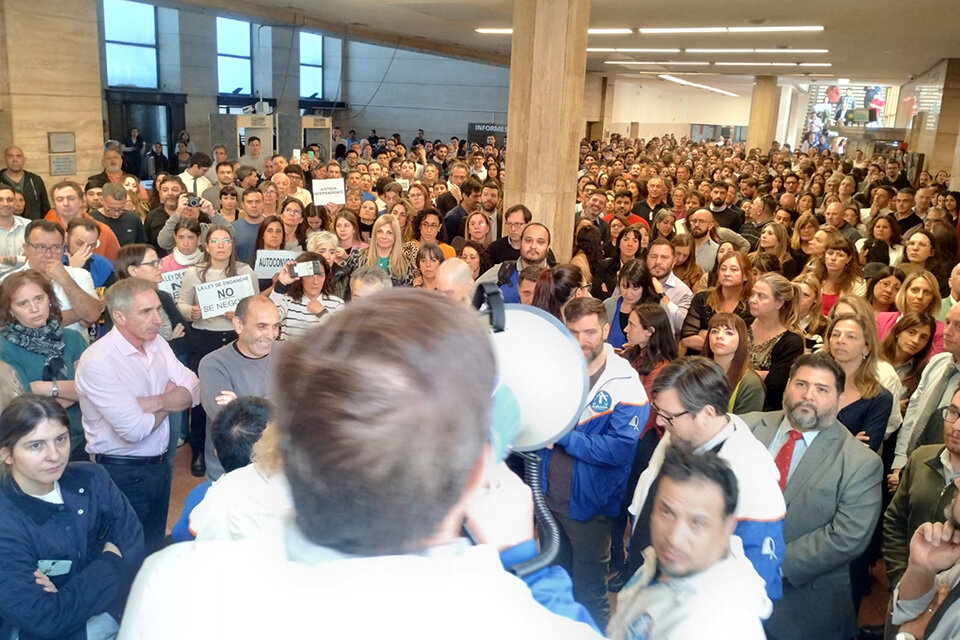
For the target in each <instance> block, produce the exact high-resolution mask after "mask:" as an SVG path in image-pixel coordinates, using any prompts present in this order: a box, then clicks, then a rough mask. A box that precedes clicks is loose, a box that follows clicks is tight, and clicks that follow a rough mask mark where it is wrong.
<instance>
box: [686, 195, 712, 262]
mask: <svg viewBox="0 0 960 640" xmlns="http://www.w3.org/2000/svg"><path fill="white" fill-rule="evenodd" d="M716 226H717V222H716V220H714V218H713V214H712V213H710V211H708V210H707V209H697V210H696V211H694V212H693V213H692V214H690V216H689V217H688V218H687V227H688V228H689V229H690V235H692V236H693V244H694V249H695V250H696V258H695V259H696V261H697V264H698V265H700V268H701V269H703V270H704V271H706V272H707V273H709V272H710V270H711V269H713V265H714V264H716V262H717V250H718V249H719V248H720V245H719V244H718V243H717V242H716V241H715V240H714V239H713V238H712V237H711V233H710V232H711V231H713V228H714V227H716Z"/></svg>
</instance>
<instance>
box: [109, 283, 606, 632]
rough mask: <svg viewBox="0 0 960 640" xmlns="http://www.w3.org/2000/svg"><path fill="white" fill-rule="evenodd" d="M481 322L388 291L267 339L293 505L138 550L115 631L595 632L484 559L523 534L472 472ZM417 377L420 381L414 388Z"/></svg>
mask: <svg viewBox="0 0 960 640" xmlns="http://www.w3.org/2000/svg"><path fill="white" fill-rule="evenodd" d="M371 314H375V315H376V317H377V321H376V322H367V321H366V320H365V319H368V318H370V317H371ZM489 332H490V328H489V325H488V324H487V323H486V322H485V321H483V320H482V319H481V318H480V317H479V316H478V315H477V313H476V311H474V310H471V309H468V308H465V307H464V305H461V304H459V303H455V302H451V301H449V300H447V299H445V298H444V297H442V296H438V295H436V294H435V293H432V292H428V291H419V290H416V289H414V290H410V289H406V290H403V291H399V290H391V291H383V292H381V293H378V294H376V295H375V296H373V298H371V299H368V300H366V299H365V300H359V301H353V302H351V303H350V304H349V305H347V306H346V307H345V308H344V310H343V311H341V312H339V313H337V314H334V315H332V316H331V318H330V320H329V321H328V322H327V323H326V324H325V325H324V326H323V328H322V329H320V330H317V331H314V332H313V333H311V334H310V336H309V340H303V341H301V342H300V343H299V345H298V348H296V349H284V350H283V351H281V352H280V354H279V356H280V361H279V362H278V365H277V379H278V380H283V384H281V385H278V386H277V390H276V392H277V397H276V399H277V402H276V403H275V407H276V412H275V414H274V416H273V425H272V428H273V429H276V430H277V432H278V433H277V434H276V437H277V438H278V440H279V443H280V445H279V446H280V453H281V457H282V462H283V464H282V468H283V474H284V476H285V477H286V480H287V482H288V483H289V486H290V490H291V495H292V496H293V501H294V506H295V507H296V509H295V516H294V517H293V518H290V519H289V520H286V521H285V522H284V523H283V524H282V526H281V527H280V531H279V532H277V531H276V530H275V529H274V528H272V527H271V528H269V529H267V530H266V531H264V535H263V536H260V537H255V538H251V539H248V540H239V541H215V540H211V541H208V542H202V543H201V542H188V543H183V544H177V545H172V546H170V547H168V548H166V549H164V550H163V551H161V552H160V553H158V554H156V555H154V556H152V557H151V558H149V559H148V560H147V562H146V563H145V564H144V565H143V567H142V569H141V571H140V573H139V574H138V576H137V580H136V583H135V584H134V587H133V590H132V592H131V595H130V598H129V599H128V601H127V609H126V612H125V614H124V618H123V628H122V629H121V631H120V636H119V638H120V639H121V640H123V639H124V638H138V639H139V640H151V639H153V638H156V639H164V640H166V639H167V638H185V637H191V638H202V637H244V638H288V637H301V636H304V635H309V636H314V637H322V638H348V637H349V638H352V639H354V640H367V639H371V640H372V639H374V638H379V637H382V636H383V634H384V632H385V631H387V630H388V633H389V635H391V636H392V637H396V638H442V637H448V636H449V635H450V634H451V633H453V634H454V635H455V636H456V637H458V638H461V639H464V640H481V639H483V640H488V639H489V638H498V639H499V640H512V639H514V638H516V639H517V640H519V639H521V638H527V637H537V638H563V639H564V640H579V639H581V638H583V639H587V638H597V637H599V636H598V635H597V634H596V633H595V632H594V631H593V630H592V629H591V628H590V627H589V626H587V625H586V624H584V623H583V622H574V621H573V620H570V619H566V618H562V617H560V616H558V615H555V614H553V613H551V612H550V611H548V610H547V609H546V608H544V607H542V606H541V605H540V604H538V603H537V602H536V601H534V599H533V597H532V594H531V591H530V590H529V589H528V587H527V586H526V585H524V584H523V582H521V581H520V580H519V579H518V578H516V577H515V576H513V575H511V574H510V573H508V572H506V571H504V569H503V565H502V564H501V560H500V557H498V554H497V551H498V548H499V549H502V550H503V551H507V550H512V549H515V548H517V546H518V545H525V544H529V545H530V546H531V547H532V548H533V549H535V548H536V544H535V542H534V541H533V513H532V501H531V499H530V493H529V489H526V488H525V487H524V486H523V485H522V483H519V480H518V479H517V478H516V476H512V478H511V476H510V474H509V473H508V474H502V473H498V474H497V475H496V476H492V475H491V473H490V469H491V468H496V469H497V470H498V471H502V466H500V467H493V465H491V464H490V463H491V456H490V450H489V442H490V440H489V438H490V428H491V424H490V421H491V417H490V413H491V403H490V397H491V393H492V392H493V389H494V382H495V375H496V371H495V369H496V364H495V359H494V353H493V351H492V349H491V346H490V338H489ZM371 344H376V345H378V348H377V349H375V350H371V349H370V348H369V345H371ZM447 363H449V366H448V365H447ZM454 363H457V364H456V365H454ZM345 366H346V368H345ZM441 369H443V370H444V375H442V376H436V375H435V373H436V371H438V370H441ZM385 372H390V375H384V373H385ZM424 376H426V377H427V378H429V379H431V380H432V382H433V383H434V384H430V385H425V386H424V385H416V384H415V381H416V380H423V379H426V378H424ZM411 393H413V394H415V395H416V396H417V402H414V403H411V402H409V398H410V394H411ZM306 398H309V401H307V400H305V399H306ZM401 405H402V406H403V407H404V408H403V409H402V410H398V408H397V407H399V406H401ZM318 421H319V422H318ZM321 422H322V424H323V428H322V429H318V428H316V425H317V424H319V423H321ZM264 437H268V435H267V434H265V435H264ZM438 460H442V461H443V464H440V465H438V464H437V461H438ZM331 514H336V517H331ZM464 525H466V526H467V527H468V528H469V530H470V531H471V532H472V533H473V535H474V537H476V538H477V539H478V540H480V541H481V544H479V545H471V544H470V543H469V542H467V541H466V540H465V539H464V538H463V537H462V529H463V526H464ZM511 564H512V563H511ZM213 574H215V575H216V581H217V586H216V588H215V589H211V588H210V583H209V579H208V578H209V576H211V575H213ZM204 576H206V577H207V578H204ZM359 592H362V593H363V594H364V597H363V598H357V593H359ZM565 596H566V597H569V583H568V582H567V583H566V593H565ZM251 598H253V600H251ZM254 600H255V606H253V602H254ZM244 602H246V603H249V606H245V607H244V608H243V609H242V610H243V615H237V611H238V604H239V603H244ZM318 603H322V611H321V610H320V609H318ZM371 603H373V609H371ZM371 615H373V617H372V618H371V617H370V616H371ZM364 616H366V617H367V618H369V619H370V620H371V621H373V620H374V619H375V622H372V623H371V624H365V623H363V620H364ZM465 621H468V623H467V624H465Z"/></svg>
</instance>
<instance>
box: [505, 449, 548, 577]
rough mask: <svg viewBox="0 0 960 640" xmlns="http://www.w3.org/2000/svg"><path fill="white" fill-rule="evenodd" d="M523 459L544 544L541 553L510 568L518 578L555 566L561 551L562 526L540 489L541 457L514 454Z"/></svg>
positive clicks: (535, 515)
mask: <svg viewBox="0 0 960 640" xmlns="http://www.w3.org/2000/svg"><path fill="white" fill-rule="evenodd" d="M514 453H516V455H518V456H520V457H522V458H523V470H524V475H525V477H526V481H527V484H528V485H530V491H531V492H532V493H533V515H534V518H535V519H536V521H537V527H538V528H539V530H540V539H541V540H542V541H543V544H542V545H541V547H540V553H539V554H537V555H536V556H534V557H532V558H530V559H529V560H527V561H525V562H521V563H519V564H515V565H513V566H512V567H510V568H509V570H510V572H512V573H513V574H514V575H516V576H518V577H521V578H522V577H524V576H527V575H530V574H531V573H534V572H536V571H539V570H540V569H543V568H545V567H548V566H550V565H551V564H553V561H554V560H556V558H557V553H559V551H560V526H559V525H558V524H557V521H556V520H555V519H554V517H553V514H552V513H551V512H550V507H548V506H547V501H546V498H544V495H543V490H542V489H541V488H540V456H538V455H537V454H535V453H521V452H519V451H517V452H514Z"/></svg>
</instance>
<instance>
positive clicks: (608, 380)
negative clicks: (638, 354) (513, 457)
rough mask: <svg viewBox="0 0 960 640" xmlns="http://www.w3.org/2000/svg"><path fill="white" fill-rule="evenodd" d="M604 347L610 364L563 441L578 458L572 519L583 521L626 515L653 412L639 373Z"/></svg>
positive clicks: (546, 459) (545, 455) (546, 454)
mask: <svg viewBox="0 0 960 640" xmlns="http://www.w3.org/2000/svg"><path fill="white" fill-rule="evenodd" d="M604 349H605V351H606V354H607V363H606V366H605V368H604V370H603V374H601V376H600V379H599V380H597V383H596V384H595V385H593V388H592V389H590V393H589V395H588V400H587V406H585V407H584V408H583V411H582V412H581V414H580V422H579V424H577V426H576V427H574V429H573V430H572V431H570V432H569V433H567V434H566V435H565V436H563V437H562V438H560V440H558V441H557V444H559V445H560V446H562V447H563V448H564V449H565V450H566V452H567V453H568V454H569V455H570V456H571V457H572V458H573V479H572V482H571V484H570V502H569V511H568V514H567V515H568V516H569V517H570V518H571V519H572V520H579V521H581V522H586V521H587V520H589V519H590V518H592V517H594V516H596V515H604V516H610V517H613V516H616V515H617V514H619V513H620V509H621V507H622V506H623V496H624V493H625V492H626V490H627V480H628V479H629V477H630V467H631V465H632V464H633V457H634V453H635V452H636V448H637V440H638V439H639V438H640V432H641V431H643V427H644V425H645V424H646V423H647V416H648V415H649V413H650V406H649V405H648V403H647V394H646V392H645V391H644V390H643V384H642V383H641V382H640V377H639V376H638V375H637V372H636V370H634V368H633V367H632V366H630V363H629V362H627V361H626V360H624V359H623V358H621V357H620V356H618V355H617V354H616V353H614V351H613V347H612V346H610V345H609V344H604ZM552 454H553V451H552V450H550V449H541V450H540V457H541V458H542V461H543V462H542V469H541V476H542V480H541V483H542V487H543V492H544V494H546V492H547V468H548V467H549V465H550V457H551V455H552Z"/></svg>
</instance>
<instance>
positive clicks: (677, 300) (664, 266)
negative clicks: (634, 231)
mask: <svg viewBox="0 0 960 640" xmlns="http://www.w3.org/2000/svg"><path fill="white" fill-rule="evenodd" d="M675 254H676V250H675V249H674V247H673V245H672V244H671V243H670V241H669V240H667V239H666V238H657V239H656V240H654V241H653V242H651V243H650V246H649V247H648V249H647V269H648V270H649V271H650V275H651V276H653V277H654V278H655V281H654V283H653V286H654V288H656V289H657V290H658V291H657V293H659V294H660V304H662V305H664V306H666V307H667V310H668V311H669V313H670V319H671V320H672V321H673V328H674V329H675V330H676V332H677V333H680V328H681V327H682V326H683V320H684V319H685V318H686V317H687V311H688V310H689V309H690V303H691V302H692V301H693V292H692V291H690V287H688V286H687V285H686V284H684V282H683V280H681V279H680V278H678V277H677V276H676V275H674V273H673V263H674V261H675V258H676V255H675ZM658 284H659V285H660V286H659V287H657V285H658Z"/></svg>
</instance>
